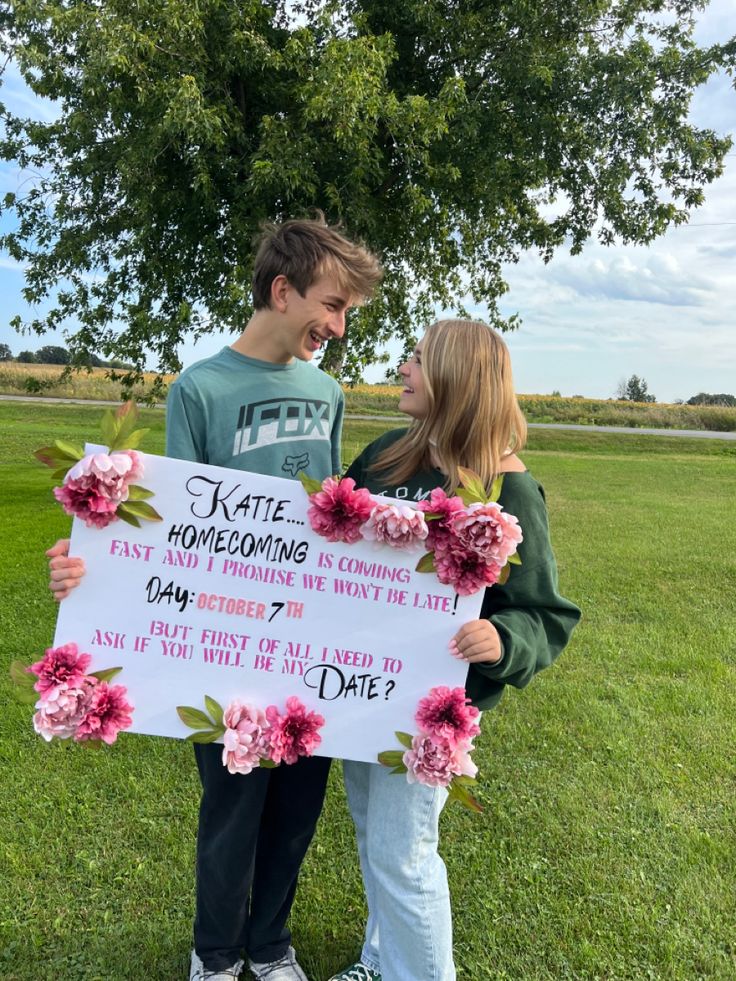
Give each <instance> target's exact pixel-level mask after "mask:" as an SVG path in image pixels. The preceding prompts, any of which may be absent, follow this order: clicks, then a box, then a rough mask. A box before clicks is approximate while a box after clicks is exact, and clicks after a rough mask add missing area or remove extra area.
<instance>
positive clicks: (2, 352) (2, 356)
mask: <svg viewBox="0 0 736 981" xmlns="http://www.w3.org/2000/svg"><path fill="white" fill-rule="evenodd" d="M12 360H13V352H12V351H11V350H10V347H9V345H7V344H0V361H12Z"/></svg>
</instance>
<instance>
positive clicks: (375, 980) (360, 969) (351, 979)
mask: <svg viewBox="0 0 736 981" xmlns="http://www.w3.org/2000/svg"><path fill="white" fill-rule="evenodd" d="M330 981H381V975H380V974H377V973H376V972H375V971H372V970H371V969H370V968H369V967H366V966H365V964H363V963H361V961H358V963H357V964H351V965H350V967H346V968H345V970H344V971H340V973H339V974H333V975H332V977H331V978H330Z"/></svg>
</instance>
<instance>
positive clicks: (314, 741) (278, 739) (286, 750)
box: [266, 695, 325, 763]
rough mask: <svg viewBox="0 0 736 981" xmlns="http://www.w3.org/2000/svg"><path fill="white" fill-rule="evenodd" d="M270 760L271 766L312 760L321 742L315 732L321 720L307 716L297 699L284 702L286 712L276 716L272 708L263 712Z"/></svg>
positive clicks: (277, 712)
mask: <svg viewBox="0 0 736 981" xmlns="http://www.w3.org/2000/svg"><path fill="white" fill-rule="evenodd" d="M266 718H267V719H268V721H269V724H270V726H271V728H270V729H269V730H268V741H269V745H270V758H271V759H272V760H273V762H274V763H281V761H282V760H283V762H284V763H296V761H297V759H298V758H299V757H300V756H311V755H312V753H314V751H315V749H316V748H317V747H318V746H319V744H320V743H321V742H322V737H321V736H320V734H319V732H318V731H317V730H318V729H320V728H321V727H322V726H323V725H324V724H325V720H324V718H323V716H321V715H319V714H318V713H317V712H309V711H307V708H306V706H305V705H303V704H302V702H300V701H299V699H298V698H297V697H296V696H295V695H292V696H291V697H290V698H287V699H286V712H285V713H284V714H283V715H279V711H278V709H277V708H276V706H275V705H269V706H268V708H267V709H266Z"/></svg>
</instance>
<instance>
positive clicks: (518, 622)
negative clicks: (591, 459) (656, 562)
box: [345, 429, 580, 709]
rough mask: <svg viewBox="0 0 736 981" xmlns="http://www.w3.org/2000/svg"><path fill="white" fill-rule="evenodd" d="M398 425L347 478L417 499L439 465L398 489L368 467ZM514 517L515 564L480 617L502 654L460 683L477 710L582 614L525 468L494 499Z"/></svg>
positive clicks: (556, 643) (519, 678)
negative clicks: (561, 572)
mask: <svg viewBox="0 0 736 981" xmlns="http://www.w3.org/2000/svg"><path fill="white" fill-rule="evenodd" d="M404 432H406V430H404V429H394V430H392V431H391V432H389V433H386V434H384V435H383V436H381V437H379V438H378V439H377V440H375V441H374V442H373V443H371V444H370V445H369V446H367V447H366V448H365V449H364V450H363V452H362V453H361V454H360V456H359V457H358V458H357V459H356V460H355V462H354V463H353V464H352V465H351V466H350V467H349V468H348V470H347V473H346V475H345V476H347V477H352V478H353V480H355V483H356V485H357V486H358V487H366V488H367V489H368V490H369V491H370V492H371V493H372V494H385V495H386V496H387V497H396V498H399V499H401V500H406V501H421V500H424V498H427V497H429V494H430V492H431V491H432V490H433V489H434V488H435V487H442V486H443V484H444V480H445V478H444V475H443V474H442V473H441V472H440V471H439V470H434V469H430V470H424V471H421V472H420V473H417V474H415V475H414V476H413V477H412V478H411V479H410V480H408V481H407V482H406V483H405V484H402V485H401V486H396V485H391V484H389V483H388V482H387V481H386V480H385V479H382V475H381V474H380V473H378V474H377V473H375V472H371V470H370V467H371V464H372V462H373V461H374V460H375V459H376V457H377V456H378V454H379V453H380V452H381V451H382V450H383V449H385V448H386V447H387V446H390V445H391V443H393V442H395V440H397V439H398V438H399V437H400V436H401V435H403V433H404ZM498 503H499V504H500V505H501V506H502V507H503V509H504V510H505V511H508V512H509V514H513V515H515V516H516V517H517V518H518V519H519V524H520V525H521V530H522V534H523V536H524V540H523V541H522V542H521V544H520V545H519V557H520V558H521V563H522V564H521V565H520V566H519V565H512V566H511V574H510V576H509V578H508V580H507V581H506V583H505V584H504V585H503V586H501V585H499V584H496V585H495V586H492V587H491V588H490V589H486V591H485V596H484V598H483V606H482V609H481V613H480V615H481V617H485V618H488V619H489V620H490V621H491V623H493V625H494V626H495V627H496V629H497V630H498V632H499V634H500V636H501V640H502V643H503V656H502V658H501V660H500V661H499V662H498V663H496V664H471V665H470V667H469V670H468V677H467V681H466V683H465V687H466V689H467V692H468V695H469V696H470V698H471V700H472V702H473V704H474V705H476V706H477V707H478V708H480V709H490V708H493V707H494V706H495V705H496V703H497V702H498V701H499V699H500V698H501V695H502V694H503V690H504V686H505V685H514V687H516V688H523V687H524V686H525V685H527V684H529V682H530V681H531V680H532V678H533V677H534V675H535V674H536V673H537V672H538V671H541V670H542V668H546V667H547V666H548V665H550V664H551V663H552V662H553V661H554V660H555V658H556V657H557V656H558V655H559V654H560V652H561V651H562V650H563V648H564V647H565V645H566V644H567V642H568V640H569V639H570V635H571V634H572V631H573V629H574V627H575V625H576V624H577V622H578V620H579V619H580V610H579V609H578V608H577V606H575V604H574V603H571V602H570V601H569V600H566V599H565V598H564V597H562V596H561V595H560V593H559V591H558V586H557V565H556V563H555V557H554V555H553V553H552V545H551V543H550V539H549V526H548V523H547V508H546V505H545V499H544V490H543V489H542V487H541V485H540V484H538V483H537V481H536V480H534V478H533V477H532V475H531V474H530V473H529V471H524V472H519V473H515V472H511V473H506V474H504V478H503V489H502V491H501V497H500V498H499V502H498Z"/></svg>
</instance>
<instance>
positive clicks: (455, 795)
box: [447, 780, 483, 814]
mask: <svg viewBox="0 0 736 981" xmlns="http://www.w3.org/2000/svg"><path fill="white" fill-rule="evenodd" d="M447 793H448V796H449V798H450V799H451V800H456V801H459V803H461V804H462V805H463V807H467V808H468V809H469V810H471V811H476V812H477V813H478V814H480V813H482V811H483V808H482V807H481V806H480V804H479V803H478V801H477V800H476V799H475V797H473V795H472V794H470V793H468V791H467V790H466V789H465V787H463V786H462V785H459V784H457V783H456V782H455V780H453V781H452V782H451V783H450V785H449V786H448V788H447Z"/></svg>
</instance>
